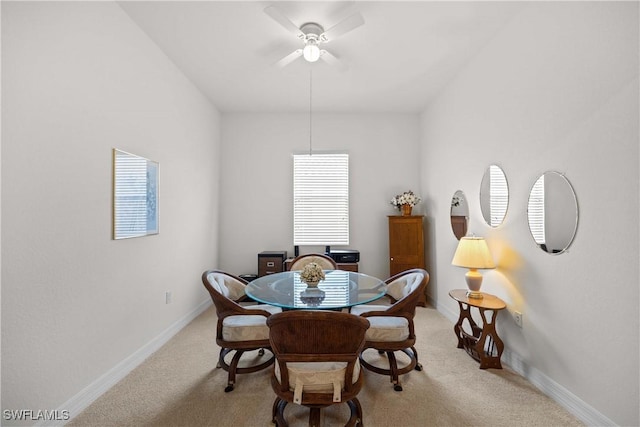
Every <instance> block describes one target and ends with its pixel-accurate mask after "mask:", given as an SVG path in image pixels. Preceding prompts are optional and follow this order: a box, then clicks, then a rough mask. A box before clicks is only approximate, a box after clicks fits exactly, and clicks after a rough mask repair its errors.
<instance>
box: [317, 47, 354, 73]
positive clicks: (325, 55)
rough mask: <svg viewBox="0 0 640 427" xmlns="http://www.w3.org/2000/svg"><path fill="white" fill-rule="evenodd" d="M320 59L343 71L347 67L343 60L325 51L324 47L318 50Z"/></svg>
mask: <svg viewBox="0 0 640 427" xmlns="http://www.w3.org/2000/svg"><path fill="white" fill-rule="evenodd" d="M320 59H322V60H323V61H325V62H326V63H327V64H329V65H331V66H333V67H336V68H337V69H338V70H340V71H345V70H346V69H347V64H345V63H344V62H342V61H341V60H339V59H338V58H336V57H335V56H333V55H332V54H331V53H329V52H327V51H326V50H324V49H322V50H321V51H320Z"/></svg>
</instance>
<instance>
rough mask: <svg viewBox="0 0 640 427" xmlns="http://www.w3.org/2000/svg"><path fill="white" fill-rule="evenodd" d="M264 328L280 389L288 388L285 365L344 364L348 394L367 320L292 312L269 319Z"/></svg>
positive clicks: (311, 312) (323, 312) (350, 316)
mask: <svg viewBox="0 0 640 427" xmlns="http://www.w3.org/2000/svg"><path fill="white" fill-rule="evenodd" d="M267 325H268V326H269V341H270V343H271V348H272V350H273V353H274V354H275V355H276V360H277V363H278V364H279V368H280V373H281V375H282V379H281V384H282V387H283V388H286V389H288V384H289V378H288V373H287V371H288V370H287V367H286V364H287V363H290V362H346V363H347V368H346V370H345V382H344V384H345V390H346V391H350V390H351V387H352V384H353V381H352V380H353V370H354V367H355V364H356V362H357V361H358V357H359V355H360V352H361V351H362V349H363V347H364V343H365V339H364V337H365V332H366V330H367V329H368V328H369V321H368V320H366V319H364V318H362V317H358V316H354V315H352V314H350V313H343V312H337V311H320V310H317V311H316V310H291V311H285V312H282V313H277V314H274V315H272V316H270V317H269V318H268V319H267Z"/></svg>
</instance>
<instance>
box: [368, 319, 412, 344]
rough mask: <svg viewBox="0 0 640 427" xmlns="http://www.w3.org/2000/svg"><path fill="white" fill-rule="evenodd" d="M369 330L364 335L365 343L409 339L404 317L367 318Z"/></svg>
mask: <svg viewBox="0 0 640 427" xmlns="http://www.w3.org/2000/svg"><path fill="white" fill-rule="evenodd" d="M367 320H368V321H369V324H370V325H371V326H369V329H367V332H366V334H365V339H366V340H367V341H384V342H394V341H404V340H406V339H407V338H409V321H408V320H407V319H405V318H404V317H396V316H371V317H367Z"/></svg>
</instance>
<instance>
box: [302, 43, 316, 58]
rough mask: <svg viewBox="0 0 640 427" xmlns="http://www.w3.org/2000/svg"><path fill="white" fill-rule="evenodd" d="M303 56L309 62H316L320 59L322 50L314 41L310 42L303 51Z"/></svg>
mask: <svg viewBox="0 0 640 427" xmlns="http://www.w3.org/2000/svg"><path fill="white" fill-rule="evenodd" d="M302 56H303V57H304V59H306V60H307V61H308V62H316V61H317V60H318V59H319V58H320V48H319V47H318V43H316V42H315V41H314V40H309V41H308V42H307V44H306V45H305V47H304V49H302Z"/></svg>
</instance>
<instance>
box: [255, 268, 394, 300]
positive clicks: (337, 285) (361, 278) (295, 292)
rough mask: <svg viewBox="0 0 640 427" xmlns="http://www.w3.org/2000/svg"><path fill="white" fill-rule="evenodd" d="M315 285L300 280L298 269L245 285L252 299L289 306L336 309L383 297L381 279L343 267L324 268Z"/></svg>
mask: <svg viewBox="0 0 640 427" xmlns="http://www.w3.org/2000/svg"><path fill="white" fill-rule="evenodd" d="M324 273H325V279H324V280H322V281H321V282H320V283H319V284H318V286H317V288H313V287H308V286H307V284H306V283H304V282H303V281H302V280H300V272H299V271H285V272H282V273H273V274H268V275H266V276H262V277H259V278H257V279H255V280H253V281H251V282H249V284H248V285H247V287H246V289H245V292H246V294H247V296H249V297H250V298H251V299H253V300H255V301H258V302H261V303H264V304H270V305H274V306H277V307H282V308H289V309H305V308H309V309H338V308H345V307H352V306H354V305H359V304H365V303H368V302H371V301H375V300H377V299H378V298H381V297H383V296H384V295H385V294H386V292H387V287H386V284H385V283H384V281H382V280H380V279H378V278H377V277H373V276H368V275H366V274H362V273H356V272H353V271H343V270H325V271H324Z"/></svg>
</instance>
